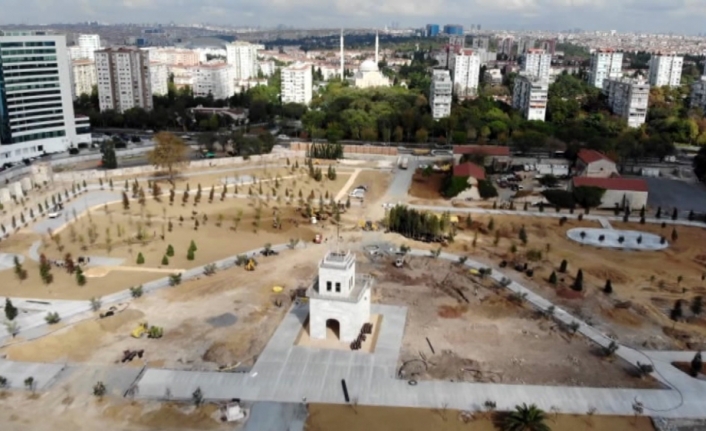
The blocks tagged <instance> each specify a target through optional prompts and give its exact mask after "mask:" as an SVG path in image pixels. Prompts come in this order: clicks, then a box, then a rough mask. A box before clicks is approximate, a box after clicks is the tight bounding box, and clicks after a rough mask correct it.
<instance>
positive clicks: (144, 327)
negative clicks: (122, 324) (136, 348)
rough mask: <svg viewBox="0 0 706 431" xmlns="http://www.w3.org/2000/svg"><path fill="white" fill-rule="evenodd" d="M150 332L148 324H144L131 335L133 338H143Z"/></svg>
mask: <svg viewBox="0 0 706 431" xmlns="http://www.w3.org/2000/svg"><path fill="white" fill-rule="evenodd" d="M148 330H149V325H147V322H142V323H140V324H139V325H137V327H136V328H135V329H133V330H132V332H131V333H130V335H132V338H141V337H142V336H143V335H145V332H147V331H148Z"/></svg>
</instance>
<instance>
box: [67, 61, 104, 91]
mask: <svg viewBox="0 0 706 431" xmlns="http://www.w3.org/2000/svg"><path fill="white" fill-rule="evenodd" d="M71 81H72V83H73V91H74V99H76V98H77V97H79V96H80V95H82V94H89V95H90V94H91V93H92V92H93V86H94V85H96V84H97V82H98V79H97V77H96V63H95V62H93V61H91V60H88V59H84V60H74V61H73V62H72V63H71Z"/></svg>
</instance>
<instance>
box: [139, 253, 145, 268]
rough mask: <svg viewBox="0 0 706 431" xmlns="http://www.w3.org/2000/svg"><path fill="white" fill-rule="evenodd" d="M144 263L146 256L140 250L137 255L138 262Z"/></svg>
mask: <svg viewBox="0 0 706 431" xmlns="http://www.w3.org/2000/svg"><path fill="white" fill-rule="evenodd" d="M143 263H145V257H144V256H143V255H142V252H140V253H138V255H137V264H138V265H142V264H143Z"/></svg>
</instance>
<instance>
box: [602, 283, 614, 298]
mask: <svg viewBox="0 0 706 431" xmlns="http://www.w3.org/2000/svg"><path fill="white" fill-rule="evenodd" d="M603 293H605V294H606V295H610V294H611V293H613V284H612V283H611V282H610V280H606V281H605V287H604V288H603Z"/></svg>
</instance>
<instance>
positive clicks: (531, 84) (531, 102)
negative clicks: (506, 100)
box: [512, 75, 549, 121]
mask: <svg viewBox="0 0 706 431" xmlns="http://www.w3.org/2000/svg"><path fill="white" fill-rule="evenodd" d="M548 94H549V82H548V81H547V80H546V79H540V78H536V77H534V76H525V75H518V76H517V77H516V78H515V86H514V87H513V89H512V107H513V108H515V109H517V110H518V111H520V112H521V113H522V116H523V117H525V119H527V120H530V121H544V119H545V117H546V115H547V100H548V97H549V96H548Z"/></svg>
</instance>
